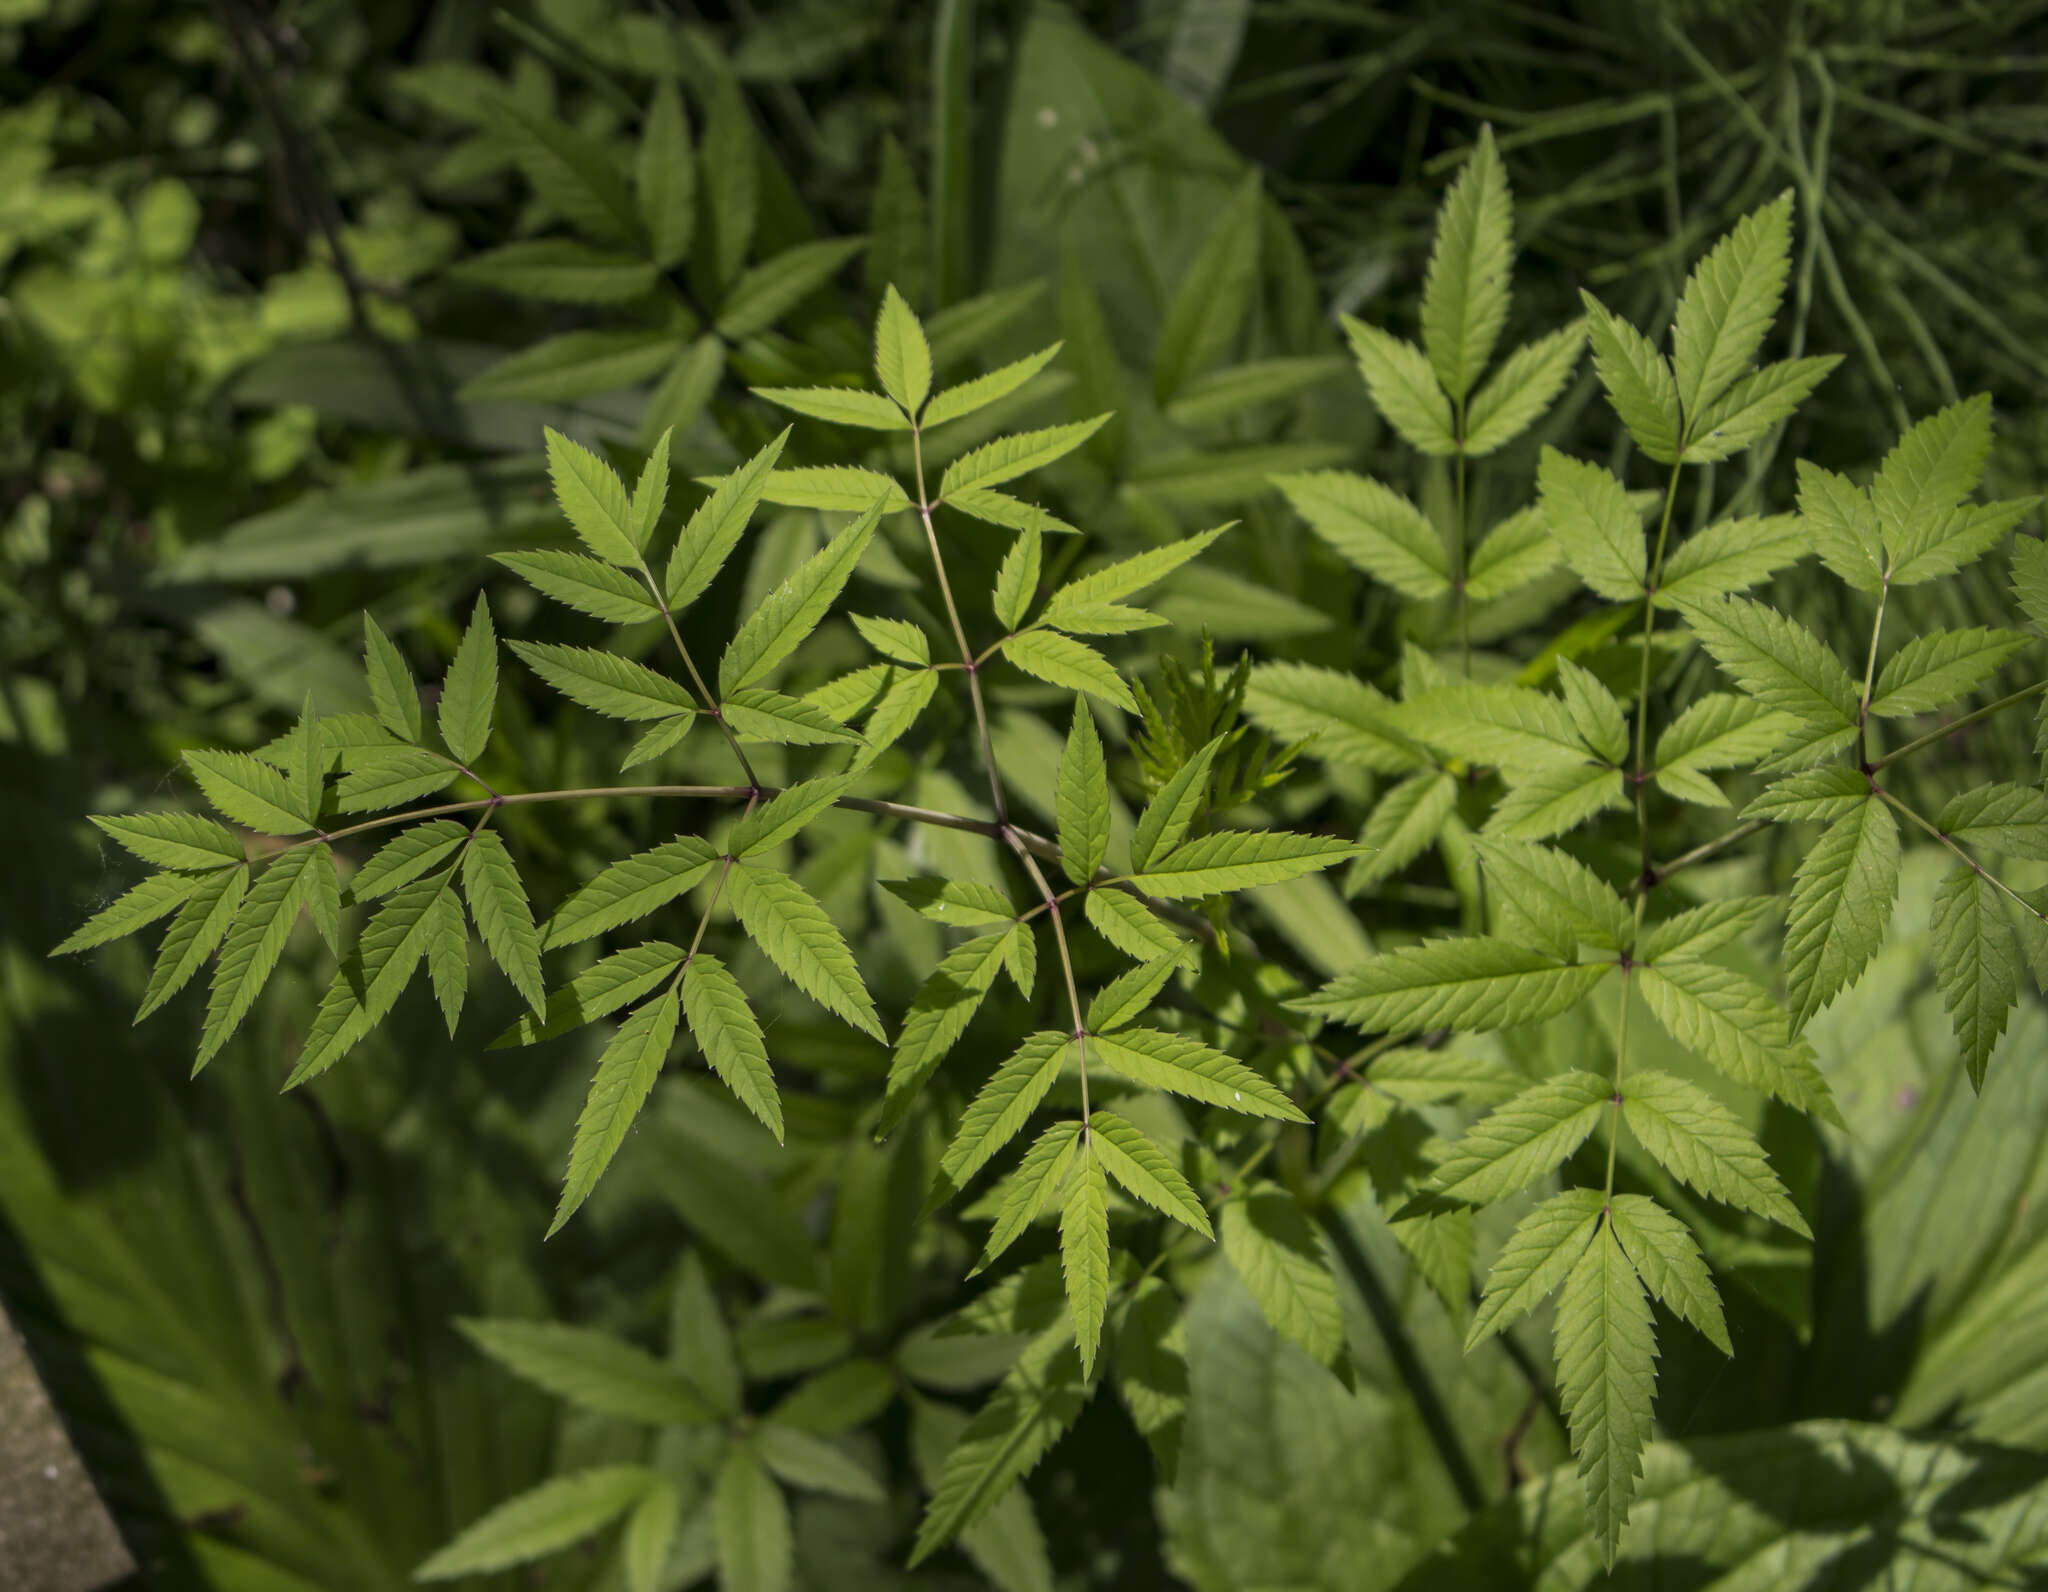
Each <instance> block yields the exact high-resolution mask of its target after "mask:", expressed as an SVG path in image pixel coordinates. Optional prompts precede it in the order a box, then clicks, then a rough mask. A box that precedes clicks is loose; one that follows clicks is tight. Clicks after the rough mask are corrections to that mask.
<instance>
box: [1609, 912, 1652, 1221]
mask: <svg viewBox="0 0 2048 1592" xmlns="http://www.w3.org/2000/svg"><path fill="white" fill-rule="evenodd" d="M1645 899H1647V897H1645V896H1638V897H1637V898H1636V911H1637V915H1638V917H1640V916H1641V913H1642V904H1643V902H1644V900H1645ZM1632 971H1633V969H1632V968H1631V967H1630V966H1629V964H1628V963H1626V962H1624V963H1622V966H1621V1028H1620V1031H1619V1032H1618V1033H1617V1034H1616V1035H1615V1039H1614V1121H1613V1124H1612V1126H1611V1129H1610V1131H1609V1133H1608V1135H1607V1194H1606V1197H1607V1198H1608V1199H1609V1200H1612V1199H1613V1198H1614V1157H1615V1152H1616V1151H1618V1150H1619V1149H1620V1148H1621V1086H1622V1082H1623V1080H1624V1079H1625V1078H1627V1076H1628V1014H1629V1009H1630V1008H1631V1007H1633V1006H1634V1005H1635V1002H1634V1001H1633V1000H1631V999H1630V998H1629V997H1630V996H1631V995H1632V994H1633V993H1634V992H1633V991H1632V990H1631V989H1630V988H1629V982H1628V981H1629V974H1630V973H1631V972H1632Z"/></svg>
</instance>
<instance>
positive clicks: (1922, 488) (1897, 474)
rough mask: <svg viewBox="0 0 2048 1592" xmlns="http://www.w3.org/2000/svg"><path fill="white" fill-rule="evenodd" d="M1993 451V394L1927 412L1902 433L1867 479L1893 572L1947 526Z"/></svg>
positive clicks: (1975, 487) (1872, 504) (1901, 568)
mask: <svg viewBox="0 0 2048 1592" xmlns="http://www.w3.org/2000/svg"><path fill="white" fill-rule="evenodd" d="M1990 453H1991V399H1990V396H1989V395H1988V394H1984V393H1980V394H1978V395H1977V396H1976V397H1974V398H1970V399H1967V400H1966V401H1964V402H1962V403H1957V404H1950V405H1949V406H1948V407H1947V408H1946V409H1943V410H1942V411H1940V412H1939V413H1938V414H1933V415H1930V416H1928V417H1927V418H1926V419H1925V420H1923V421H1921V422H1920V423H1919V424H1918V425H1916V426H1914V427H1913V429H1912V430H1910V431H1908V432H1907V433H1906V434H1905V435H1904V436H1903V437H1901V438H1899V440H1898V443H1897V445H1896V446H1895V447H1893V449H1892V450H1891V452H1890V453H1888V454H1886V455H1885V458H1884V463H1883V464H1881V465H1880V466H1879V467H1878V471H1877V474H1876V475H1875V476H1874V477H1873V478H1872V479H1871V483H1870V502H1871V506H1872V507H1873V508H1874V509H1875V510H1876V511H1877V524H1878V534H1879V535H1880V536H1881V537H1882V538H1883V541H1884V547H1885V551H1886V552H1887V553H1889V554H1890V555H1891V563H1892V568H1893V571H1894V576H1895V578H1896V575H1897V573H1898V572H1900V571H1902V570H1903V568H1904V566H1905V565H1906V564H1907V563H1908V562H1909V561H1910V560H1911V559H1912V558H1913V557H1914V556H1915V555H1917V554H1918V553H1920V552H1922V551H1924V550H1925V549H1926V548H1927V547H1928V546H1929V545H1930V544H1931V543H1932V542H1934V541H1935V540H1936V539H1937V538H1939V537H1940V536H1941V535H1943V533H1944V532H1945V531H1946V530H1947V529H1948V524H1949V520H1950V518H1951V516H1952V515H1953V514H1954V513H1955V511H1956V509H1957V508H1958V507H1959V506H1960V505H1961V504H1962V502H1963V500H1964V499H1965V498H1967V497H1968V496H1969V495H1970V494H1971V493H1972V492H1974V491H1976V490H1977V483H1978V482H1979V481H1981V480H1982V479H1983V478H1984V463H1985V460H1986V459H1987V458H1989V457H1990Z"/></svg>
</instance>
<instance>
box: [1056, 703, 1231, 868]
mask: <svg viewBox="0 0 2048 1592" xmlns="http://www.w3.org/2000/svg"><path fill="white" fill-rule="evenodd" d="M1222 750H1223V737H1222V736H1220V735H1219V736H1217V737H1216V738H1215V739H1214V740H1212V741H1210V742H1209V743H1208V744H1207V745H1205V746H1203V747H1202V748H1201V749H1200V750H1199V751H1197V752H1196V753H1195V754H1194V755H1193V756H1192V757H1190V758H1189V759H1188V760H1187V761H1186V762H1185V763H1183V764H1182V765H1181V766H1180V767H1179V768H1178V769H1176V770H1175V771H1174V773H1173V777H1172V778H1170V779H1169V780H1167V782H1166V783H1165V784H1164V785H1162V786H1160V787H1159V792H1158V794H1157V795H1155V796H1154V797H1153V798H1152V800H1151V801H1150V802H1148V803H1147V804H1146V806H1145V810H1144V812H1142V813H1141V814H1139V815H1138V823H1137V827H1136V828H1135V829H1134V830H1132V832H1131V869H1132V871H1133V872H1134V873H1143V872H1144V871H1145V869H1146V867H1147V866H1148V865H1149V864H1150V863H1151V861H1152V859H1153V858H1154V857H1155V856H1162V855H1164V854H1165V853H1167V852H1170V851H1172V850H1173V849H1174V848H1175V847H1176V846H1178V845H1179V844H1180V843H1181V842H1182V841H1183V840H1185V839H1186V838H1187V833H1188V829H1189V826H1190V825H1192V824H1193V823H1194V821H1195V819H1196V817H1197V816H1199V814H1200V813H1201V811H1202V809H1203V807H1204V806H1205V805H1206V804H1207V802H1208V799H1209V771H1210V769H1211V768H1212V767H1213V766H1214V764H1215V762H1216V754H1217V753H1218V752H1220V751H1222ZM1105 794H1106V793H1105ZM1075 882H1076V883H1077V884H1078V883H1080V882H1081V881H1079V880H1076V881H1075Z"/></svg>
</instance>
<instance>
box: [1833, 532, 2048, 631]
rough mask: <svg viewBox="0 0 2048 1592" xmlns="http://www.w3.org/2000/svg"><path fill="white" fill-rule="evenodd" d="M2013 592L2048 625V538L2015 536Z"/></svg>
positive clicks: (2033, 617)
mask: <svg viewBox="0 0 2048 1592" xmlns="http://www.w3.org/2000/svg"><path fill="white" fill-rule="evenodd" d="M1873 523H1874V522H1873ZM2012 594H2013V596H2014V597H2016V598H2018V599H2019V605H2020V609H2021V611H2022V612H2023V613H2025V614H2026V616H2027V618H2029V619H2031V620H2032V621H2033V622H2034V623H2035V624H2036V625H2038V626H2041V627H2043V628H2048V541H2043V540H2042V539H2041V538H2040V537H2038V536H2020V537H2015V538H2014V539H2013V544H2012Z"/></svg>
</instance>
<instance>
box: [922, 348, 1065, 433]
mask: <svg viewBox="0 0 2048 1592" xmlns="http://www.w3.org/2000/svg"><path fill="white" fill-rule="evenodd" d="M1065 346H1066V345H1065V344H1063V343H1054V344H1053V345H1052V346H1051V347H1050V348H1041V349H1040V350H1039V351H1038V352H1037V353H1035V354H1027V355H1025V356H1024V358H1022V359H1019V360H1014V361H1012V362H1011V363H1010V364H1007V365H999V366H997V367H996V368H995V369H994V370H992V371H990V372H989V373H988V374H987V375H986V376H976V377H975V378H974V379H973V380H971V381H963V382H961V383H960V384H959V385H958V386H956V387H948V388H946V389H945V390H943V391H942V392H937V393H934V394H932V399H931V402H930V403H928V404H926V405H925V408H924V416H923V425H924V429H925V430H927V431H929V430H931V428H932V427H933V426H942V425H944V424H945V423H946V422H947V421H949V420H960V419H963V418H965V417H966V416H968V415H971V414H973V413H974V412H975V411H976V410H978V409H986V408H987V407H988V406H989V405H990V404H992V403H996V402H998V401H999V400H1001V399H1004V398H1007V397H1009V396H1010V394H1011V393H1013V392H1016V391H1018V390H1019V389H1021V388H1022V387H1023V386H1024V384H1025V383H1026V382H1028V381H1030V380H1031V378H1032V377H1034V376H1036V375H1037V374H1038V373H1039V372H1040V371H1041V370H1043V369H1045V367H1046V366H1047V365H1049V364H1051V363H1052V361H1053V356H1054V355H1056V354H1058V353H1059V351H1060V350H1061V348H1063V347H1065Z"/></svg>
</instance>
